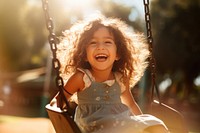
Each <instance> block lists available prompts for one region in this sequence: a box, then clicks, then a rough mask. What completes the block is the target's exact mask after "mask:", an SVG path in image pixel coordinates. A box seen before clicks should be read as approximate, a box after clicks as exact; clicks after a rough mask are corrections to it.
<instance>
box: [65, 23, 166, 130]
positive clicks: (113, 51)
mask: <svg viewBox="0 0 200 133" xmlns="http://www.w3.org/2000/svg"><path fill="white" fill-rule="evenodd" d="M86 53H87V59H86V61H88V62H89V63H90V65H91V69H90V72H91V74H92V76H93V77H94V78H95V81H96V82H104V81H106V80H112V79H114V76H113V72H112V67H113V63H114V61H115V60H119V59H120V57H119V55H117V47H116V44H115V41H114V37H113V36H112V34H110V32H109V31H108V29H107V28H105V27H101V28H99V29H98V30H97V31H96V32H95V33H94V35H93V37H92V39H91V41H90V42H89V44H88V45H87V48H86ZM98 57H99V58H98ZM83 76H84V74H83V73H82V72H79V71H77V72H76V73H75V74H73V75H72V76H71V77H70V79H69V80H68V82H67V83H66V85H65V89H66V90H67V91H68V92H70V93H72V94H73V93H75V92H78V91H82V89H83V88H84V86H85V84H84V81H83ZM127 81H128V80H127ZM65 95H66V97H67V98H68V99H69V98H70V95H69V94H67V93H66V92H65ZM121 99H122V102H123V103H124V104H126V105H127V106H128V107H129V108H130V109H131V111H132V113H133V114H134V115H140V114H142V111H141V110H140V108H139V106H138V105H137V103H136V101H135V100H134V98H133V96H132V94H131V91H130V88H129V83H128V82H127V84H126V90H125V91H124V92H123V93H122V94H121ZM146 131H150V132H153V133H157V132H159V133H167V131H166V129H165V128H164V127H163V126H157V127H156V126H153V127H149V128H148V129H147V130H146Z"/></svg>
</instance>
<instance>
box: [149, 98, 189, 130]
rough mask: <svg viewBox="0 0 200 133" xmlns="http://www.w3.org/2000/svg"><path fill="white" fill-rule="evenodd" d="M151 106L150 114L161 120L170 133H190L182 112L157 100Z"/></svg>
mask: <svg viewBox="0 0 200 133" xmlns="http://www.w3.org/2000/svg"><path fill="white" fill-rule="evenodd" d="M150 106H151V107H150V108H149V111H148V112H149V113H150V114H152V115H154V116H156V117H158V118H159V119H161V120H162V121H163V122H164V123H165V125H166V126H167V127H168V129H169V131H170V133H188V130H187V128H186V127H187V126H186V123H185V121H184V117H183V116H182V114H181V113H180V112H178V111H177V110H175V109H173V108H171V107H169V106H168V105H166V104H164V103H162V102H159V101H157V100H154V101H153V102H152V103H151V105H150Z"/></svg>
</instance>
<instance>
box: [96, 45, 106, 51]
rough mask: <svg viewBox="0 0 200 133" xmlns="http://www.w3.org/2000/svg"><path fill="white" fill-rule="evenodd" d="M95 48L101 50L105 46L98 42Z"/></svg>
mask: <svg viewBox="0 0 200 133" xmlns="http://www.w3.org/2000/svg"><path fill="white" fill-rule="evenodd" d="M97 49H98V50H103V49H105V48H104V44H103V43H98V45H97Z"/></svg>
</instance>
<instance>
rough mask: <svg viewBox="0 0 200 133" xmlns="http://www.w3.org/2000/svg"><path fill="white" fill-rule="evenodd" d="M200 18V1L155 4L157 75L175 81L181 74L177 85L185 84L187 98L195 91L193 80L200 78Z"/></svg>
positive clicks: (154, 25)
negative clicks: (166, 74) (167, 76)
mask: <svg viewBox="0 0 200 133" xmlns="http://www.w3.org/2000/svg"><path fill="white" fill-rule="evenodd" d="M199 16H200V3H199V0H193V1H190V0H185V3H184V4H183V2H177V1H172V0H171V1H164V0H160V1H155V2H154V3H152V20H153V30H154V31H155V51H154V54H155V58H156V61H157V62H156V64H157V69H158V73H160V74H165V73H168V74H170V75H171V78H172V79H173V75H175V74H177V72H181V73H182V75H183V76H182V77H181V79H180V81H177V82H181V84H183V86H184V88H185V91H186V94H188V95H190V94H191V93H190V92H192V91H194V84H193V82H194V79H195V78H196V77H197V76H198V75H199V74H200V62H199V60H200V54H199V53H200V45H199V43H200V41H199V34H200V31H199V29H200V25H199V23H200V18H199ZM173 81H174V82H175V79H173Z"/></svg>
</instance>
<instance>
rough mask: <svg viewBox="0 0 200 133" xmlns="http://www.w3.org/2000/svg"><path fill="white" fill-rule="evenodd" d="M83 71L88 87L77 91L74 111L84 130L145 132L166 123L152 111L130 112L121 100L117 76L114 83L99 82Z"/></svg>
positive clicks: (83, 131) (93, 132) (89, 131)
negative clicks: (148, 128)
mask: <svg viewBox="0 0 200 133" xmlns="http://www.w3.org/2000/svg"><path fill="white" fill-rule="evenodd" d="M82 72H84V78H85V79H84V80H83V81H84V82H85V86H86V87H85V88H84V90H82V91H80V92H77V98H78V107H77V108H76V113H75V122H76V123H77V125H78V126H79V128H80V129H81V131H82V133H144V129H145V128H147V127H150V126H154V125H160V124H162V125H164V124H163V122H162V121H161V120H160V119H158V118H156V117H154V116H152V115H148V114H142V115H131V111H130V110H129V108H128V107H127V106H126V105H125V104H123V103H122V102H121V99H120V94H121V88H120V85H119V83H118V81H117V80H116V78H115V80H113V82H112V84H111V83H109V82H107V83H106V82H103V83H100V82H95V81H94V78H92V77H91V73H90V72H89V70H87V71H85V70H82ZM88 82H90V83H88ZM88 84H89V85H88Z"/></svg>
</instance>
